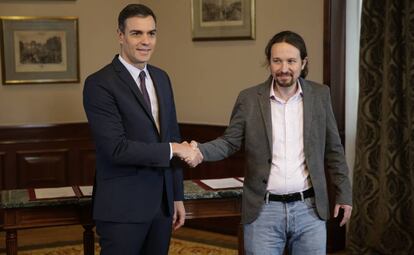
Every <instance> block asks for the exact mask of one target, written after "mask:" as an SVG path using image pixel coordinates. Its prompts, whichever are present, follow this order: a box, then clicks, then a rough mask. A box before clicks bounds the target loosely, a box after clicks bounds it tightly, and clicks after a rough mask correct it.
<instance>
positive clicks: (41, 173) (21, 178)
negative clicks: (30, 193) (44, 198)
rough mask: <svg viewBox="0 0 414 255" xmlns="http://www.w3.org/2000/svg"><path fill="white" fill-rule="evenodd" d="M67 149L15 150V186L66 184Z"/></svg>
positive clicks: (67, 174)
mask: <svg viewBox="0 0 414 255" xmlns="http://www.w3.org/2000/svg"><path fill="white" fill-rule="evenodd" d="M68 152H69V150H68V149H56V150H43V151H36V150H31V151H17V152H16V160H17V165H16V175H17V188H24V187H34V188H35V187H54V186H67V185H68V176H69V173H68V170H69V160H68Z"/></svg>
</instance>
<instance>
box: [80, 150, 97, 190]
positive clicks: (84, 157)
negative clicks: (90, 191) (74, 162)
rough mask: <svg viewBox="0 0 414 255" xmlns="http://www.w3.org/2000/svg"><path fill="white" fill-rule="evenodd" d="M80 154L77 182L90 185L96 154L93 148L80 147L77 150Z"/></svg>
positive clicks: (92, 178) (92, 181)
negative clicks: (80, 148)
mask: <svg viewBox="0 0 414 255" xmlns="http://www.w3.org/2000/svg"><path fill="white" fill-rule="evenodd" d="M79 156H80V160H79V161H80V162H79V163H80V164H79V169H80V176H81V177H80V179H79V184H82V185H92V184H93V183H94V177H95V168H96V163H95V161H96V154H95V150H93V149H89V150H86V149H82V150H80V151H79Z"/></svg>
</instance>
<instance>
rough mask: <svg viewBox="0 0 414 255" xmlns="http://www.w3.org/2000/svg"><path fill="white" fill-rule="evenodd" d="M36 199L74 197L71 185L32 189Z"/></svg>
mask: <svg viewBox="0 0 414 255" xmlns="http://www.w3.org/2000/svg"><path fill="white" fill-rule="evenodd" d="M34 193H35V197H36V199H44V198H60V197H76V194H75V191H74V190H73V188H72V187H59V188H42V189H34Z"/></svg>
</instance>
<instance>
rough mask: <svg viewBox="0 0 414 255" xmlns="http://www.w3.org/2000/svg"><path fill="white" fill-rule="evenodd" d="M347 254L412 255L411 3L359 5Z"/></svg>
mask: <svg viewBox="0 0 414 255" xmlns="http://www.w3.org/2000/svg"><path fill="white" fill-rule="evenodd" d="M360 43H361V48H360V70H359V72H360V74H359V75H360V92H359V102H358V123H357V138H356V159H355V166H354V174H353V197H354V209H353V215H352V218H351V222H350V226H349V227H350V228H349V232H348V247H349V250H350V252H351V254H358V255H360V254H372V255H374V254H392V255H395V254H414V1H412V0H364V1H363V7H362V16H361V41H360Z"/></svg>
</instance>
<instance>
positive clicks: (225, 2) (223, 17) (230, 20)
mask: <svg viewBox="0 0 414 255" xmlns="http://www.w3.org/2000/svg"><path fill="white" fill-rule="evenodd" d="M255 18H256V17H255V0H191V25H192V40H193V41H201V40H254V39H255Z"/></svg>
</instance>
